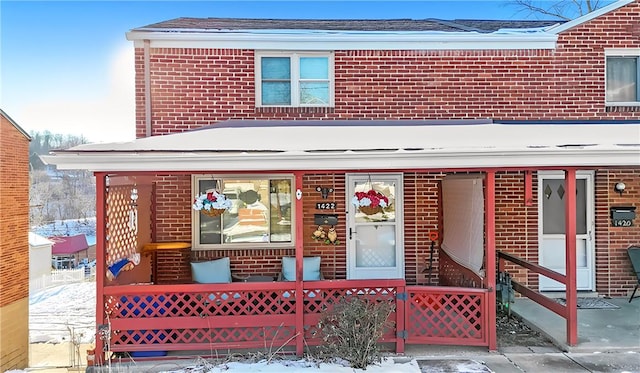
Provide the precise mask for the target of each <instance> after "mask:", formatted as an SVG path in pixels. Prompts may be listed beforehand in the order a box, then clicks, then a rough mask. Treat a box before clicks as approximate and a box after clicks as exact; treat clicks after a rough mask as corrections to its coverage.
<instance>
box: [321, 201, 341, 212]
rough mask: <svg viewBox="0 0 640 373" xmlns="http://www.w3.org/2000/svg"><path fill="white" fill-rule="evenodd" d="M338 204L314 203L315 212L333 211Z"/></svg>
mask: <svg viewBox="0 0 640 373" xmlns="http://www.w3.org/2000/svg"><path fill="white" fill-rule="evenodd" d="M336 207H338V204H337V203H335V202H320V203H316V209H317V210H335V209H336Z"/></svg>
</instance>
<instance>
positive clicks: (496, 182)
mask: <svg viewBox="0 0 640 373" xmlns="http://www.w3.org/2000/svg"><path fill="white" fill-rule="evenodd" d="M637 14H640V3H638V2H637V1H631V0H623V1H618V2H616V3H614V4H612V5H609V6H606V7H604V8H602V9H600V10H598V11H596V12H593V13H591V14H588V15H586V16H583V17H580V18H578V19H576V20H573V21H570V22H565V23H557V24H555V23H553V22H549V21H526V22H519V21H481V20H474V21H469V20H454V21H442V20H433V19H426V20H376V21H353V20H348V21H345V20H258V19H216V18H178V19H174V20H170V21H165V22H160V23H157V24H152V25H149V26H146V27H141V28H137V29H134V30H132V31H130V32H129V33H128V34H127V37H128V39H129V40H132V41H133V42H134V46H135V68H136V72H137V74H136V95H137V96H136V106H137V121H136V133H137V137H138V139H137V140H135V141H133V142H130V143H119V144H88V145H81V146H78V147H75V148H73V149H70V150H67V151H58V152H55V153H54V154H53V155H52V156H50V157H47V161H48V162H49V163H52V164H56V165H57V166H58V169H89V170H93V171H95V172H96V179H97V188H96V190H97V201H98V206H97V221H99V222H102V224H103V225H99V226H98V229H97V232H98V233H97V236H98V237H97V254H96V255H97V258H98V267H97V289H98V290H97V291H98V299H99V300H100V301H99V302H98V307H97V310H96V312H97V316H96V317H97V323H98V324H100V325H107V324H109V325H110V326H111V328H112V330H113V331H114V332H113V333H111V334H110V336H111V338H110V340H109V350H110V351H129V352H145V353H151V352H158V350H160V351H161V352H166V351H170V350H203V349H205V350H210V349H211V350H213V349H216V350H217V349H227V348H243V347H260V346H263V344H264V341H265V340H268V341H270V343H275V344H277V345H285V344H287V345H288V346H290V347H292V348H295V351H296V352H297V353H301V352H302V350H303V348H304V346H305V345H316V344H319V343H321V339H319V338H318V333H317V321H318V318H319V315H320V313H321V312H322V310H323V309H325V308H327V307H331V305H332V304H333V303H335V302H337V301H339V300H340V299H342V298H344V297H347V296H354V295H360V296H366V297H367V298H368V299H372V300H377V301H391V302H395V305H396V311H395V312H394V313H393V314H392V318H393V320H394V321H395V326H394V328H392V330H389V331H388V333H386V334H385V336H384V337H383V340H384V341H386V342H390V343H395V348H396V351H398V352H402V351H403V349H404V344H405V343H423V344H424V343H427V344H461V345H479V346H486V347H488V348H489V349H495V348H496V334H495V333H496V331H495V317H494V316H495V304H496V293H495V292H494V289H495V288H496V285H497V284H496V279H497V275H496V273H497V271H498V268H497V266H498V265H497V264H498V262H499V261H500V262H501V261H502V260H501V259H500V258H501V257H504V256H505V255H508V254H510V255H515V256H517V257H518V258H520V259H522V260H523V261H524V262H525V264H526V263H527V262H529V263H534V264H538V265H541V266H543V267H544V268H547V269H550V270H553V271H556V272H560V273H566V275H561V274H557V273H555V272H553V273H551V272H549V271H547V272H545V273H546V274H547V275H550V276H552V277H553V280H552V279H550V278H548V277H545V276H539V275H538V274H537V273H535V272H532V270H525V269H523V268H522V267H519V266H516V265H515V264H513V263H511V264H509V263H507V264H504V263H500V269H501V270H502V269H506V270H507V271H509V272H510V273H511V274H512V276H513V278H514V280H516V281H517V282H518V283H520V284H522V286H525V287H527V288H528V289H531V290H530V291H531V292H536V291H564V290H565V289H566V292H567V295H566V297H567V306H566V307H565V306H558V305H557V304H556V305H555V306H553V308H554V310H556V311H557V312H559V313H561V315H562V316H563V317H565V318H566V319H567V325H568V327H567V339H568V343H569V344H576V343H577V342H578V341H577V317H576V303H575V302H576V296H577V292H578V291H581V292H588V293H592V294H598V295H606V296H612V297H621V296H626V295H627V294H628V292H629V291H631V290H632V289H633V286H634V283H635V281H636V279H635V277H634V274H633V272H632V270H631V265H630V263H629V261H628V260H627V256H626V255H627V254H626V249H627V247H629V246H631V245H636V244H638V242H640V230H638V229H637V225H638V219H637V218H635V215H634V213H633V210H634V209H636V208H638V206H639V205H640V156H639V154H640V124H639V123H640V92H638V86H639V85H638V83H639V82H638V69H639V66H640V64H639V62H640V28H639V24H638V18H637V17H636V15H637ZM630 87H633V88H630ZM161 135H163V136H161ZM620 183H624V185H625V188H624V190H619V188H618V189H615V186H616V185H618V184H620ZM228 185H243V186H245V188H244V189H248V188H246V186H247V185H250V186H251V189H249V190H243V191H242V192H243V193H245V194H244V196H243V194H242V193H240V194H239V195H238V196H237V198H238V199H239V200H240V201H241V202H242V208H249V209H250V210H252V211H243V210H242V214H241V213H240V212H241V209H240V208H239V209H237V211H236V209H235V207H234V208H232V209H231V210H233V211H226V212H224V213H222V214H221V215H215V214H205V213H201V212H199V211H195V210H194V209H192V204H193V202H194V197H195V196H198V195H199V194H200V193H204V192H210V191H214V190H218V191H225V190H230V188H229V187H228ZM572 189H573V190H575V192H571V190H572ZM369 190H373V191H374V193H373V194H372V195H370V196H368V197H367V198H368V199H367V200H366V201H368V202H363V204H365V205H366V204H369V202H372V201H373V204H376V201H377V200H380V199H382V200H384V201H385V203H384V206H382V207H384V208H383V209H382V208H381V209H378V210H377V211H366V210H367V209H365V208H363V207H356V206H355V205H354V204H353V199H354V197H356V199H362V197H364V195H362V194H360V192H362V193H367V192H368V191H369ZM247 192H250V193H247ZM236 194H238V193H236ZM233 198H234V202H233V203H234V204H235V203H237V200H236V195H234V196H233ZM251 206H260V208H259V209H253V207H251ZM369 207H371V206H369ZM254 210H256V211H257V210H260V211H265V210H266V211H267V212H266V217H267V218H266V219H256V215H257V214H255V212H256V211H254ZM567 211H570V212H571V213H567ZM574 211H576V212H577V213H574ZM612 218H613V219H612ZM336 235H337V239H336ZM432 242H433V243H434V246H433V247H434V250H433V251H432V250H430V247H432V246H431V244H432ZM139 253H142V254H143V255H142V256H141V259H140V263H139V264H136V263H135V260H134V259H133V258H135V254H139ZM291 256H294V257H296V258H297V259H298V260H296V261H295V263H296V264H297V265H296V267H295V268H293V269H291V268H289V269H288V270H287V269H286V268H285V263H288V262H289V259H287V258H284V257H291ZM303 257H305V259H304V260H303ZM306 257H309V258H308V259H307V258H306ZM317 258H319V260H318V259H317ZM285 259H286V260H285ZM212 260H218V261H215V262H214V261H212ZM197 262H205V263H206V265H210V266H212V267H211V268H213V270H210V271H209V272H210V273H216V274H219V276H213V278H212V276H209V277H206V278H202V277H200V276H199V273H198V272H199V269H198V268H200V265H201V264H198V263H197ZM226 263H230V264H226ZM303 263H304V268H303ZM565 263H569V264H568V265H566V264H565ZM431 264H432V265H433V266H431ZM313 266H319V268H317V267H315V268H313ZM121 268H126V269H127V270H124V271H120V269H121ZM229 268H230V269H229ZM536 268H537V266H535V267H533V270H535V269H536ZM107 269H108V270H109V273H110V274H111V275H112V276H111V277H110V278H109V279H107V277H106V273H107ZM229 270H230V272H231V273H232V274H233V275H237V276H232V275H230V274H229V275H228V271H229ZM543 271H544V270H543ZM285 272H289V276H287V274H286V273H285ZM295 273H297V275H298V276H297V279H298V281H293V282H261V283H259V284H254V283H235V282H234V283H231V284H228V283H226V282H229V281H230V280H231V278H232V277H238V276H240V277H242V278H245V279H247V281H251V280H256V279H257V280H265V279H275V278H277V277H278V278H280V277H281V276H280V275H281V274H284V277H291V274H295ZM303 276H304V281H302V280H301V277H303ZM321 279H327V280H331V281H322V280H321ZM192 280H196V281H198V282H203V281H204V282H207V284H198V283H196V284H194V283H193V281H192ZM209 282H223V283H222V284H215V285H211V284H210V283H209ZM130 284H136V286H128V285H130ZM123 285H124V286H123ZM430 285H440V286H430ZM531 294H532V295H530V296H535V294H537V293H535V294H534V293H531ZM528 296H529V295H528ZM542 302H544V300H543V301H542ZM551 303H553V302H551ZM105 315H106V316H105ZM115 331H120V333H116V332H115ZM100 343H101V341H100V340H97V344H98V345H99V346H98V347H97V350H98V351H99V350H102V347H100V346H101V345H100Z"/></svg>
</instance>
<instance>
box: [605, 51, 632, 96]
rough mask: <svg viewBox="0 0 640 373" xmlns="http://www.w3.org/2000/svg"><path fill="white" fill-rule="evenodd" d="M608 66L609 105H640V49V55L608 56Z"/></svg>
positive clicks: (607, 94) (607, 88)
mask: <svg viewBox="0 0 640 373" xmlns="http://www.w3.org/2000/svg"><path fill="white" fill-rule="evenodd" d="M606 66H607V67H606V69H607V75H606V90H607V92H606V101H607V105H611V106H637V105H640V84H639V83H640V51H638V55H622V56H607V62H606Z"/></svg>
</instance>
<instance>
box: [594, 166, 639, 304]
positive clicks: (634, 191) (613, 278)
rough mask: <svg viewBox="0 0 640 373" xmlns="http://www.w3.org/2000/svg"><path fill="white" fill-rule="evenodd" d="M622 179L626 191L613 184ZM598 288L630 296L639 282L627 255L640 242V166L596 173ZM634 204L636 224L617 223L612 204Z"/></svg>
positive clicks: (606, 291)
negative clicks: (612, 211) (622, 225)
mask: <svg viewBox="0 0 640 373" xmlns="http://www.w3.org/2000/svg"><path fill="white" fill-rule="evenodd" d="M619 181H622V182H624V183H625V185H626V189H625V191H624V193H623V194H622V195H620V194H618V193H616V192H615V191H614V190H613V186H614V185H615V184H616V183H617V182H619ZM595 184H596V185H595V190H596V237H595V239H596V289H597V291H598V292H599V293H602V294H606V295H610V296H626V295H627V294H628V292H629V291H631V290H633V288H634V286H635V284H637V283H638V280H637V277H636V275H635V273H634V272H633V269H632V267H631V262H630V261H629V257H628V255H627V248H628V247H629V246H640V170H638V169H636V170H623V169H610V170H599V171H598V172H597V173H596V181H595ZM612 206H634V207H635V208H636V213H637V214H638V217H636V219H635V220H634V222H633V223H634V226H633V227H624V228H623V227H613V226H612V225H611V219H610V207H612Z"/></svg>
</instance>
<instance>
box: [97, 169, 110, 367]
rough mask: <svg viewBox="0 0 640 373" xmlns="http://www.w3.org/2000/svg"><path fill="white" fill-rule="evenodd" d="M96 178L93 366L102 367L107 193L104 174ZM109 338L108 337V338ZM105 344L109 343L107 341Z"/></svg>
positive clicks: (99, 174)
mask: <svg viewBox="0 0 640 373" xmlns="http://www.w3.org/2000/svg"><path fill="white" fill-rule="evenodd" d="M95 177H96V328H97V329H96V336H95V338H96V347H95V357H94V359H95V362H94V363H95V364H96V365H102V364H103V363H104V357H105V348H104V347H105V346H104V343H103V341H102V338H101V335H100V334H99V330H100V329H99V326H100V325H103V324H105V315H104V279H105V273H106V266H107V258H106V254H105V253H106V239H107V235H106V223H107V211H106V207H107V206H106V202H107V192H106V188H107V186H106V178H107V175H106V174H105V173H102V172H99V173H95ZM108 337H110V336H108ZM107 343H109V341H108V340H107Z"/></svg>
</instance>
